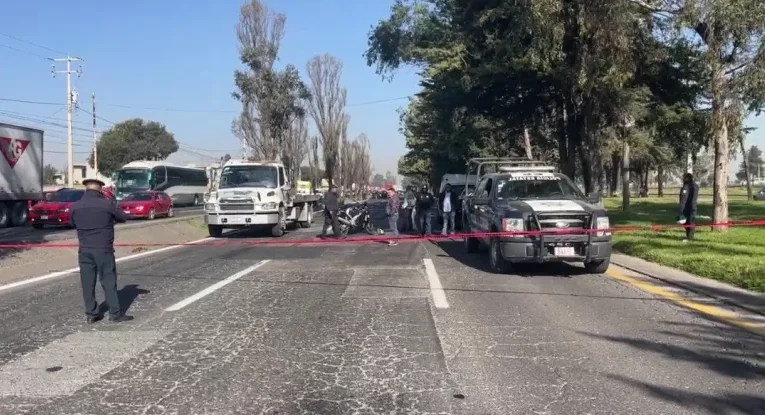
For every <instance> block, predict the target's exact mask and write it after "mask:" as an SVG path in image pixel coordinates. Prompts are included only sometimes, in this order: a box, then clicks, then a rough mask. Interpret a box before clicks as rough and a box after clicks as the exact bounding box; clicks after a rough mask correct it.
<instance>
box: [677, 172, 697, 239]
mask: <svg viewBox="0 0 765 415" xmlns="http://www.w3.org/2000/svg"><path fill="white" fill-rule="evenodd" d="M698 201H699V185H698V184H697V183H696V182H695V181H694V180H693V175H692V174H691V173H685V175H683V188H682V189H680V217H679V219H680V220H679V222H680V223H682V224H684V225H685V239H684V241H690V240H692V239H693V237H694V236H695V234H696V210H697V208H698Z"/></svg>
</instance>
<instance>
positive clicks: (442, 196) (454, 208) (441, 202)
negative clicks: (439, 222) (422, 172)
mask: <svg viewBox="0 0 765 415" xmlns="http://www.w3.org/2000/svg"><path fill="white" fill-rule="evenodd" d="M444 199H446V191H443V192H441V193H440V194H439V195H438V207H439V208H440V209H441V210H442V211H443V210H444ZM449 202H451V205H452V212H456V211H457V208H458V207H459V203H460V198H459V196H457V193H456V192H455V191H454V190H452V191H451V192H449Z"/></svg>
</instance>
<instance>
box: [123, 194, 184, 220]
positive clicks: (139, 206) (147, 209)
mask: <svg viewBox="0 0 765 415" xmlns="http://www.w3.org/2000/svg"><path fill="white" fill-rule="evenodd" d="M119 207H120V209H122V211H123V212H125V214H126V215H128V217H130V218H144V219H150V220H151V219H154V218H155V217H157V216H166V217H168V218H171V217H173V199H170V196H168V195H167V194H166V193H165V192H155V191H146V192H135V193H130V194H129V195H127V196H125V198H124V199H122V201H121V202H120V204H119Z"/></svg>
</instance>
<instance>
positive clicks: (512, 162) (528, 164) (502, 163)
mask: <svg viewBox="0 0 765 415" xmlns="http://www.w3.org/2000/svg"><path fill="white" fill-rule="evenodd" d="M488 166H497V170H503V171H513V170H516V171H545V172H552V171H555V167H552V166H550V165H549V164H547V163H545V162H543V161H540V160H529V159H528V158H526V157H477V158H472V159H470V160H468V162H467V172H466V173H465V183H466V184H467V185H468V186H469V185H471V184H470V183H468V181H469V180H470V174H471V172H473V171H475V183H472V187H473V189H475V187H476V186H477V185H478V182H479V181H480V180H481V177H483V176H484V175H485V174H486V167H488Z"/></svg>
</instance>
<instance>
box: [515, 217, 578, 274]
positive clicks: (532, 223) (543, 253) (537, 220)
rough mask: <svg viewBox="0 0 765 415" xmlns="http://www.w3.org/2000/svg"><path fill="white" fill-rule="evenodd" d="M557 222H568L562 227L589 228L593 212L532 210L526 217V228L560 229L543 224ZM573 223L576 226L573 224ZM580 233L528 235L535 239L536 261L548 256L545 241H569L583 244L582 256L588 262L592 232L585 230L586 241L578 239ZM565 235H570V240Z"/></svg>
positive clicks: (541, 229)
mask: <svg viewBox="0 0 765 415" xmlns="http://www.w3.org/2000/svg"><path fill="white" fill-rule="evenodd" d="M558 222H564V223H567V224H569V226H567V227H566V228H564V229H591V228H592V225H593V214H592V213H580V212H576V213H574V212H549V213H548V212H545V213H537V212H534V213H532V214H531V215H530V216H529V217H528V218H527V222H526V228H527V229H528V230H529V231H548V230H552V229H560V228H558V227H557V226H553V227H550V226H543V225H547V224H550V223H554V224H557V223H558ZM575 224H576V226H573V225H575ZM581 235H582V234H579V233H575V234H568V235H546V234H544V233H543V234H540V235H539V236H530V238H531V239H536V241H535V242H536V243H535V245H536V247H535V248H536V249H535V250H536V252H537V253H538V254H537V255H536V260H537V262H540V263H541V262H544V261H545V258H546V257H547V256H549V255H548V254H547V249H546V246H545V243H547V242H571V243H578V244H583V245H584V254H585V255H584V256H583V258H584V261H585V262H588V261H589V260H590V259H591V253H590V246H592V232H587V233H586V234H585V235H587V240H586V241H581V240H579V239H578V238H579V237H581ZM567 237H570V240H567V239H569V238H567ZM553 239H554V241H553Z"/></svg>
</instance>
